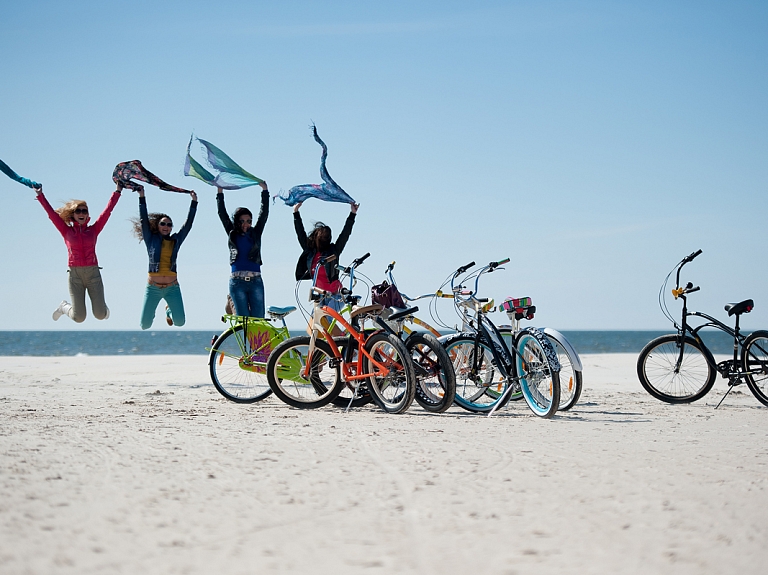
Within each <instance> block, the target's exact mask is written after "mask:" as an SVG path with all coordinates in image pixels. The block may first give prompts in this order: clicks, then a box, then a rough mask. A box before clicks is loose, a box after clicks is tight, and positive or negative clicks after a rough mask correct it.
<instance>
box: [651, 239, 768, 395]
mask: <svg viewBox="0 0 768 575" xmlns="http://www.w3.org/2000/svg"><path fill="white" fill-rule="evenodd" d="M700 254H701V250H698V251H695V252H693V253H692V254H690V255H688V256H686V257H684V258H683V259H682V260H681V261H680V262H679V263H678V264H677V265H676V266H675V267H674V268H672V271H670V272H669V274H667V277H666V279H665V280H664V283H663V284H662V286H661V289H660V290H659V305H660V307H661V310H662V313H664V315H665V316H666V317H667V319H669V320H670V321H671V322H672V323H673V325H674V326H675V329H676V330H677V333H672V334H668V335H662V336H660V337H657V338H656V339H654V340H652V341H650V342H649V343H648V344H647V345H646V346H645V347H644V348H643V350H642V351H641V352H640V355H639V356H638V358H637V375H638V377H639V379H640V383H641V384H642V386H643V388H645V390H646V391H647V392H648V393H649V394H651V395H652V396H653V397H655V398H656V399H660V400H661V401H666V402H667V403H690V402H692V401H696V400H698V399H701V398H702V397H704V396H705V395H706V394H707V393H709V391H710V390H711V389H712V386H713V385H714V383H715V378H716V377H717V373H718V372H719V373H720V375H722V377H723V378H724V379H727V380H728V386H729V387H728V391H727V392H726V393H725V395H723V397H722V398H721V399H720V402H719V403H718V404H717V406H715V409H717V408H718V407H720V404H722V403H723V400H725V398H726V397H727V396H728V394H729V393H730V392H731V390H732V389H733V388H734V387H735V386H736V385H740V384H742V383H745V382H746V384H747V386H748V387H749V389H750V391H751V392H752V394H753V395H754V396H755V397H756V398H757V400H758V401H760V403H762V404H763V405H768V331H764V330H760V331H754V332H752V333H751V334H749V335H747V336H745V335H744V334H743V333H741V329H740V327H739V320H740V318H741V316H742V315H743V314H745V313H749V312H751V311H752V309H753V308H754V302H753V301H752V300H751V299H747V300H744V301H741V302H739V303H729V304H727V305H726V306H725V311H727V312H728V317H731V316H735V324H734V327H733V328H730V327H729V326H727V325H726V324H724V323H723V322H721V321H719V320H717V319H715V318H714V317H712V316H710V315H707V314H706V313H703V312H698V311H688V295H689V294H691V293H694V292H697V291H699V290H700V289H701V288H700V287H699V286H695V287H694V285H693V283H691V282H687V283H686V285H685V287H680V272H681V271H682V269H683V267H684V266H685V265H686V264H688V263H690V262H692V261H693V260H694V259H695V258H697V257H698V256H699V255H700ZM675 270H677V274H676V276H675V288H674V289H673V290H672V295H673V296H674V297H675V299H681V300H682V302H683V309H682V316H681V318H682V319H681V321H680V323H678V322H677V321H676V320H675V318H674V317H672V315H671V313H670V312H669V309H668V308H667V305H666V289H667V283H668V282H669V278H670V277H671V276H672V273H673V272H675ZM690 317H699V318H702V319H703V320H705V321H704V323H703V324H702V325H699V326H697V327H693V326H691V325H690V324H689V323H688V318H690ZM707 327H709V328H715V329H717V330H720V331H722V332H725V333H727V334H728V335H730V336H731V337H732V338H733V357H732V358H731V359H728V360H725V361H721V362H719V363H718V362H716V361H715V358H714V355H713V354H712V352H711V351H710V350H709V348H708V347H707V346H706V344H705V343H704V341H703V340H702V338H701V335H700V333H699V332H700V331H701V330H702V329H703V328H707ZM739 352H740V354H739Z"/></svg>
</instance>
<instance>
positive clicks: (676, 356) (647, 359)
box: [637, 333, 717, 403]
mask: <svg viewBox="0 0 768 575" xmlns="http://www.w3.org/2000/svg"><path fill="white" fill-rule="evenodd" d="M683 342H685V344H684V345H683ZM681 347H682V349H683V353H682V356H681V354H680V349H681ZM716 374H717V372H716V371H715V368H714V367H713V366H712V365H711V364H710V363H709V361H707V356H706V355H705V354H704V352H703V351H702V349H701V347H700V346H699V344H698V343H697V342H696V340H695V339H693V338H692V337H689V336H685V338H684V339H683V338H681V336H680V335H679V334H676V333H671V334H668V335H662V336H661V337H657V338H656V339H654V340H653V341H650V342H648V344H647V345H646V346H645V347H644V348H643V350H642V351H641V352H640V355H639V356H638V358H637V377H638V378H639V379H640V383H641V384H642V386H643V387H644V388H645V391H647V392H648V393H650V394H651V395H652V396H653V397H655V398H656V399H660V400H661V401H666V402H667V403H690V402H692V401H696V400H697V399H701V398H702V397H704V396H705V395H706V394H707V393H708V392H709V390H710V389H712V386H713V385H714V384H715V376H716Z"/></svg>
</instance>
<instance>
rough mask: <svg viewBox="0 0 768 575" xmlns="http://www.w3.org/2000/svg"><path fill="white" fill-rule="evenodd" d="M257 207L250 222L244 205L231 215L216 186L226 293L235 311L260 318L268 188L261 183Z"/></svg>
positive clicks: (262, 298)
mask: <svg viewBox="0 0 768 575" xmlns="http://www.w3.org/2000/svg"><path fill="white" fill-rule="evenodd" d="M259 186H261V208H260V209H259V218H258V219H257V220H256V223H254V222H253V214H252V213H251V210H249V209H248V208H237V209H236V210H235V213H234V214H233V216H232V218H230V217H229V214H227V207H226V205H224V190H223V189H222V188H218V193H217V194H216V206H217V207H218V211H219V219H220V220H221V223H222V224H223V225H224V230H225V231H226V232H227V234H228V235H229V263H230V265H231V266H232V275H231V276H230V278H229V295H230V297H231V298H232V301H233V302H234V306H235V314H236V315H242V316H249V317H264V282H263V280H262V279H261V265H262V261H261V234H262V232H263V231H264V226H265V225H266V223H267V217H268V216H269V190H268V189H267V183H266V182H261V183H260V184H259Z"/></svg>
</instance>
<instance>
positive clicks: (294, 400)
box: [267, 336, 342, 409]
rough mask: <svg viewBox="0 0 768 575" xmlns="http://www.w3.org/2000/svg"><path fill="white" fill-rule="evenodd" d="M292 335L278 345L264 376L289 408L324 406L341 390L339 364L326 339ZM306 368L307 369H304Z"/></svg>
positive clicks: (268, 362) (270, 357)
mask: <svg viewBox="0 0 768 575" xmlns="http://www.w3.org/2000/svg"><path fill="white" fill-rule="evenodd" d="M309 343H310V338H309V337H308V336H300V337H292V338H291V339H288V340H286V341H284V342H282V343H281V344H280V345H278V346H277V347H276V348H275V350H274V351H273V352H272V354H271V355H270V356H269V361H267V379H268V380H269V386H270V387H271V388H272V391H274V392H275V395H276V396H277V397H279V398H280V399H282V400H283V401H284V402H285V403H287V404H288V405H290V406H291V407H298V408H299V409H314V408H316V407H322V406H324V405H327V404H328V403H330V402H331V401H333V399H334V398H335V397H337V396H338V395H339V392H340V391H341V387H342V383H341V378H340V377H339V365H338V362H337V360H336V358H335V357H334V355H333V353H332V352H331V348H330V347H329V346H328V344H327V343H326V342H325V341H321V340H317V341H315V345H314V351H313V352H312V355H311V357H310V352H309V347H310V346H309ZM307 367H308V369H307Z"/></svg>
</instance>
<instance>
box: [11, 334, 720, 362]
mask: <svg viewBox="0 0 768 575" xmlns="http://www.w3.org/2000/svg"><path fill="white" fill-rule="evenodd" d="M301 333H303V332H301ZM563 333H564V334H565V336H566V337H567V338H568V340H569V341H570V342H571V343H572V344H573V346H574V348H576V351H577V352H578V353H580V354H584V353H638V352H639V351H640V350H641V349H642V348H643V346H644V345H645V344H646V343H648V342H649V341H650V340H652V339H653V338H654V337H657V336H659V335H662V334H664V333H669V332H663V331H564V332H563ZM213 335H214V332H213V331H182V330H180V331H174V332H167V331H162V332H153V331H0V355H37V356H67V355H69V356H72V355H77V354H85V355H154V354H192V355H206V354H207V353H208V352H207V351H206V350H205V348H206V347H210V345H211V338H212V336H213ZM294 335H299V332H297V333H296V334H294ZM702 337H703V339H704V341H705V342H706V343H707V345H708V346H709V347H710V349H711V350H712V352H713V353H723V354H730V353H731V352H732V351H733V340H730V339H729V338H728V336H727V335H725V334H723V333H720V332H706V333H705V334H704V335H703V336H702Z"/></svg>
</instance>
